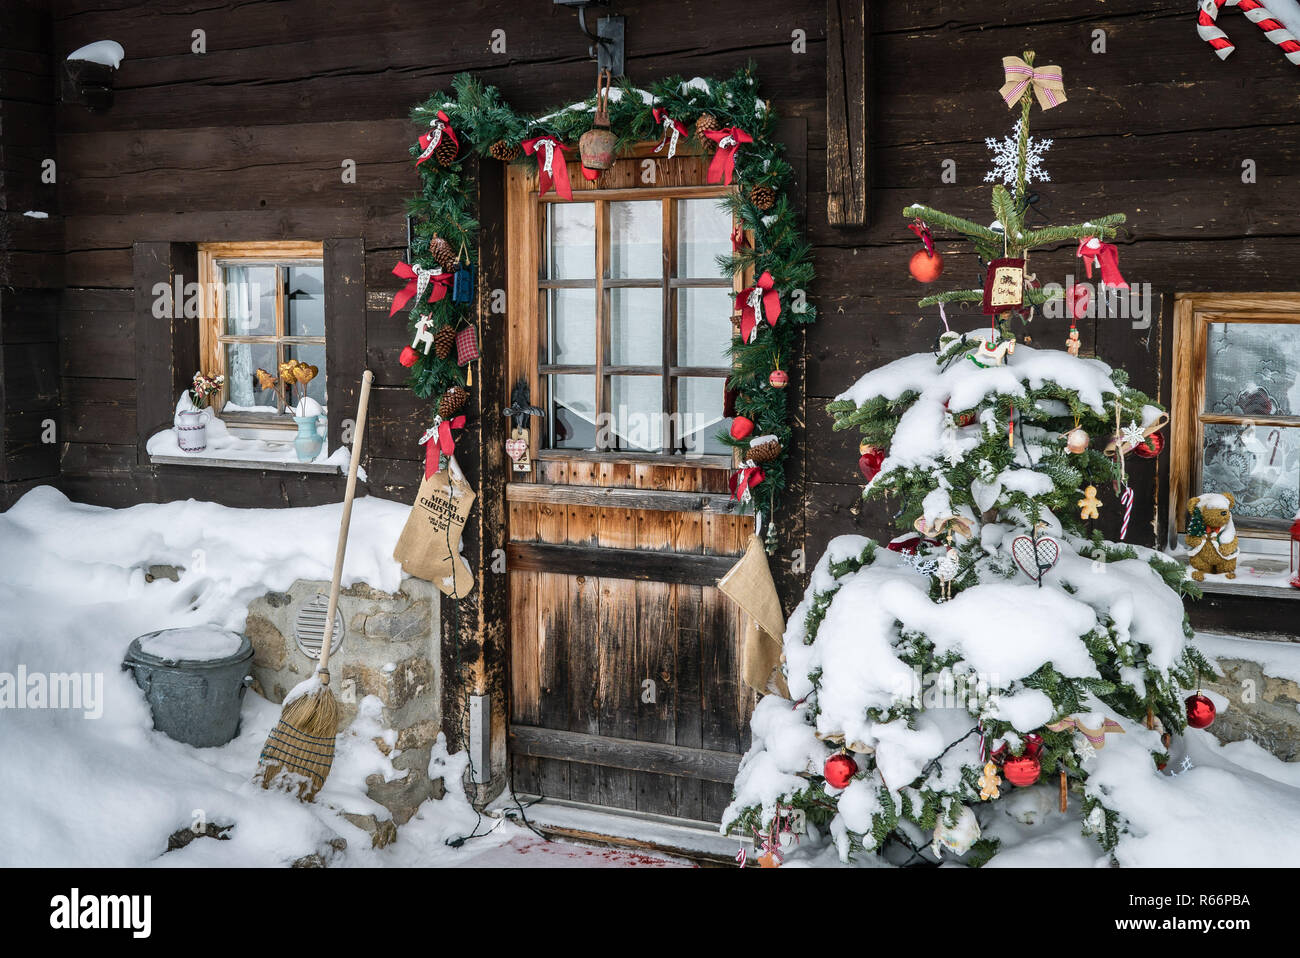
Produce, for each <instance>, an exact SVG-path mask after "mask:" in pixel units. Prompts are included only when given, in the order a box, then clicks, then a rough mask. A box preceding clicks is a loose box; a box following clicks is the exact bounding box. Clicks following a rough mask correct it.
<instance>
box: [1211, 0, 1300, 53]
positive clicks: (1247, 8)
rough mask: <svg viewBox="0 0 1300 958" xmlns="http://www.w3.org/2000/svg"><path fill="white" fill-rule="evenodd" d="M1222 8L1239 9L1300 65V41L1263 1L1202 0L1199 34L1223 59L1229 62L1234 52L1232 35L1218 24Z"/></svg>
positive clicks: (1270, 40)
mask: <svg viewBox="0 0 1300 958" xmlns="http://www.w3.org/2000/svg"><path fill="white" fill-rule="evenodd" d="M1220 7H1237V8H1239V9H1240V10H1241V12H1242V13H1244V14H1245V15H1246V18H1247V19H1248V20H1250V21H1251V22H1252V23H1254V24H1255V25H1256V26H1257V27H1259V28H1260V29H1261V30H1263V31H1264V36H1265V37H1267V38H1268V40H1269V42H1270V43H1274V44H1276V45H1277V46H1278V47H1280V48H1281V50H1282V55H1283V56H1285V57H1286V58H1287V59H1288V60H1290V61H1291V62H1292V63H1294V64H1295V65H1296V66H1300V41H1297V40H1296V38H1295V36H1294V35H1292V33H1291V31H1290V30H1288V29H1287V28H1286V26H1285V25H1283V24H1282V22H1281V21H1279V20H1277V19H1276V18H1274V16H1273V14H1271V13H1269V12H1268V8H1267V7H1265V6H1264V5H1263V4H1262V3H1260V2H1259V0H1201V10H1200V13H1199V14H1198V15H1197V17H1196V33H1197V35H1198V36H1199V37H1200V38H1201V39H1202V40H1204V41H1205V42H1206V43H1208V44H1209V45H1210V47H1211V49H1213V50H1214V52H1215V53H1216V54H1218V57H1219V59H1220V60H1226V59H1228V56H1229V54H1231V53H1232V51H1233V49H1234V45H1233V43H1232V41H1231V40H1229V39H1228V35H1227V34H1226V33H1224V32H1223V31H1222V30H1220V29H1219V28H1218V26H1217V25H1216V21H1217V20H1218V17H1219V8H1220Z"/></svg>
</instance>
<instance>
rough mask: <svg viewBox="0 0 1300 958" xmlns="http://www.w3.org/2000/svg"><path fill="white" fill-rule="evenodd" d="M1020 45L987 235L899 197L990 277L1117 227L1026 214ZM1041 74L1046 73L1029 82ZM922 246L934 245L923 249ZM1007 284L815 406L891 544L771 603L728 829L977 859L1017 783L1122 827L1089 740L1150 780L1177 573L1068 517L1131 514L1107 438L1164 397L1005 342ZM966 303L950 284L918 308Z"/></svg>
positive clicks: (850, 540)
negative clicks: (969, 318)
mask: <svg viewBox="0 0 1300 958" xmlns="http://www.w3.org/2000/svg"><path fill="white" fill-rule="evenodd" d="M1032 61H1033V55H1032V54H1026V56H1025V58H1024V60H1023V61H1021V60H1019V59H1018V58H1008V61H1007V64H1006V65H1007V75H1008V87H1005V88H1004V96H1007V99H1008V104H1009V105H1012V106H1020V108H1021V121H1020V123H1019V124H1018V138H1017V147H1016V154H1015V155H1016V168H1015V170H1014V176H1013V177H1012V179H1013V180H1014V183H1013V190H1012V191H1008V190H1007V189H1006V188H1005V187H1004V186H1003V185H1001V184H999V185H998V186H996V187H995V188H994V190H993V194H994V210H995V212H996V215H997V217H998V220H999V225H1000V226H1001V227H1002V229H1001V230H1000V231H994V230H990V229H986V228H984V227H979V226H976V225H975V224H974V223H971V222H970V221H968V220H963V219H959V218H957V217H953V216H949V215H947V214H943V213H939V212H938V211H935V210H932V209H929V208H928V207H922V206H911V207H908V209H907V210H906V211H905V213H904V215H905V216H908V217H910V218H916V217H921V218H922V219H923V223H922V224H921V225H920V226H919V227H918V232H919V233H923V234H925V235H928V232H929V228H930V227H931V226H934V227H940V228H943V229H945V230H952V231H955V232H958V233H960V234H961V235H963V236H964V237H966V238H968V239H970V240H972V242H973V243H974V246H975V250H976V253H977V254H978V255H979V256H980V257H981V259H982V260H984V261H985V266H986V268H987V269H988V271H989V273H990V275H991V277H992V274H993V273H994V272H995V270H996V269H997V263H996V261H998V260H1007V259H1018V260H1023V259H1024V257H1025V255H1026V253H1027V252H1028V251H1029V250H1030V249H1031V248H1034V247H1036V246H1039V245H1043V244H1055V243H1060V242H1062V241H1063V240H1067V239H1076V240H1079V241H1080V242H1086V241H1087V240H1088V239H1089V238H1093V239H1097V240H1098V241H1099V242H1104V241H1105V240H1107V239H1110V238H1112V237H1113V235H1114V233H1113V230H1114V225H1115V224H1118V223H1120V222H1122V221H1123V216H1121V215H1114V216H1107V217H1101V218H1097V219H1094V220H1093V221H1092V222H1091V223H1089V224H1084V225H1081V226H1077V227H1061V228H1044V229H1038V230H1033V231H1030V230H1027V229H1025V227H1024V225H1023V216H1024V209H1025V206H1026V204H1025V201H1024V195H1025V180H1026V164H1027V162H1028V161H1029V151H1030V146H1029V136H1028V129H1029V107H1030V104H1031V102H1032V100H1033V99H1035V98H1038V99H1039V100H1040V102H1042V103H1043V104H1044V106H1047V105H1054V104H1055V103H1059V102H1062V101H1063V100H1064V91H1063V90H1062V89H1061V88H1060V86H1059V82H1057V81H1059V70H1054V68H1050V67H1048V68H1043V69H1042V70H1041V71H1035V70H1034V69H1033V68H1032V66H1031V64H1032ZM1022 66H1023V67H1024V69H1028V70H1029V75H1030V77H1031V78H1032V79H1030V80H1029V81H1027V82H1026V84H1025V85H1024V87H1023V88H1021V87H1020V86H1019V85H1018V82H1019V81H1018V78H1019V77H1021V76H1022V75H1023V71H1022ZM1039 76H1043V77H1046V78H1047V79H1046V80H1043V81H1040V80H1039V79H1037V78H1038V77H1039ZM1040 82H1042V83H1047V82H1050V83H1054V84H1055V85H1054V86H1053V87H1049V88H1048V89H1047V91H1046V95H1045V93H1044V90H1043V89H1040V88H1039V86H1040ZM1089 249H1091V248H1089ZM920 255H923V256H935V255H937V254H935V253H933V252H932V250H931V248H930V247H929V245H928V244H927V250H926V251H924V253H922V254H920ZM1010 275H1012V276H1013V281H1014V282H1015V283H1016V284H1017V286H1016V288H1014V289H1012V290H1010V291H1009V292H1008V293H1004V294H1003V299H1004V300H1010V301H1014V305H1012V306H1003V307H1002V308H998V307H997V303H994V304H992V305H993V308H992V309H990V310H989V314H990V316H991V317H992V318H991V321H990V322H989V324H988V326H986V327H985V328H983V329H979V330H975V331H967V332H965V333H964V334H963V333H958V332H954V331H947V332H945V333H944V334H943V335H942V337H941V338H940V342H939V345H938V348H937V350H936V351H935V352H933V353H918V354H915V355H911V356H906V357H904V358H902V359H899V360H897V361H896V362H893V363H890V364H888V365H886V366H884V367H882V368H880V369H876V370H874V371H872V372H870V373H868V374H867V375H865V376H863V377H862V378H861V379H860V380H859V381H858V382H857V383H856V384H855V385H853V386H852V387H851V388H850V389H849V390H847V391H846V392H845V393H843V394H842V395H840V396H839V397H838V398H837V399H836V400H835V401H834V402H833V403H832V404H831V405H830V407H829V408H830V411H831V412H832V414H833V415H834V417H835V428H836V429H856V430H858V431H859V432H860V433H861V436H862V443H863V446H862V452H863V462H862V468H863V471H864V473H865V474H866V475H867V478H868V480H869V481H868V483H867V487H866V489H865V491H864V495H865V496H866V497H868V498H876V497H884V496H888V497H890V499H891V502H892V504H893V505H894V506H895V507H896V509H897V513H898V518H899V522H900V525H901V526H902V528H903V529H905V530H907V534H906V535H904V536H900V537H899V538H897V539H895V540H893V541H892V542H890V543H889V544H888V545H887V546H885V545H880V544H878V543H876V542H874V541H872V540H870V539H866V538H863V537H861V536H843V537H840V538H838V539H836V540H834V541H833V542H832V543H831V545H830V547H829V549H828V550H827V552H826V554H825V555H823V556H822V558H821V561H820V562H819V563H818V564H817V567H816V569H815V571H814V572H813V575H812V581H811V583H810V584H809V586H808V589H807V592H806V594H805V596H804V599H803V602H802V603H801V604H800V605H799V607H798V608H797V609H796V610H795V611H794V613H793V615H792V616H791V618H790V624H789V627H788V628H787V631H786V634H785V636H784V663H785V664H784V671H785V676H786V679H787V681H788V685H789V690H790V698H788V699H787V698H783V697H781V696H777V695H769V696H767V697H766V698H764V699H763V700H762V701H761V702H760V703H759V704H758V707H757V709H756V710H755V713H754V717H753V746H752V748H751V750H750V752H749V753H748V754H747V755H746V756H745V758H744V760H743V762H742V764H741V767H740V771H739V774H738V777H737V781H736V793H735V798H734V801H733V803H732V805H731V806H730V808H729V809H728V811H727V813H726V815H725V817H724V822H723V827H724V828H725V829H735V830H740V831H743V832H745V833H751V834H755V835H758V836H759V837H760V838H761V839H763V841H764V842H765V843H768V844H770V845H771V846H772V847H771V848H769V849H768V850H769V853H771V852H772V848H775V847H776V846H777V842H776V841H775V835H776V834H777V833H778V832H780V831H782V830H784V829H785V828H786V827H787V826H788V825H789V824H790V823H791V822H794V821H796V820H797V819H800V818H802V819H804V820H806V821H807V822H808V823H809V824H810V825H811V826H812V830H816V831H820V832H821V833H823V834H825V833H829V835H830V837H831V838H832V839H833V841H834V843H835V845H836V846H837V848H838V850H839V853H840V855H841V857H844V858H848V857H849V856H850V855H852V854H853V853H854V852H855V851H863V850H865V851H868V852H883V853H885V854H887V855H890V856H892V857H891V860H894V861H900V862H902V861H910V860H914V858H915V856H918V855H920V856H924V855H926V854H931V853H927V852H925V851H924V849H923V846H924V845H926V844H928V843H931V842H932V843H933V844H932V846H931V847H932V849H933V852H932V854H933V855H936V856H937V855H941V852H942V850H944V849H946V850H948V851H950V852H954V853H957V854H964V855H965V856H966V857H965V858H964V860H965V861H966V862H967V863H970V864H978V863H980V862H982V861H984V860H986V859H987V857H988V855H989V854H991V853H992V852H994V851H995V850H996V841H995V840H989V839H987V838H986V839H980V819H981V818H984V819H986V820H987V819H988V818H989V817H990V813H988V812H986V811H985V810H986V809H992V808H993V807H995V806H996V802H997V799H998V798H999V796H1001V797H1005V796H1006V794H1007V792H1008V791H1011V790H1014V789H1019V788H1030V787H1034V786H1035V785H1037V787H1039V788H1040V789H1042V790H1044V791H1043V793H1044V794H1050V795H1051V798H1052V804H1053V805H1056V804H1057V803H1058V802H1059V804H1060V806H1061V807H1062V810H1064V809H1065V807H1066V806H1069V805H1070V796H1071V795H1073V796H1074V804H1073V810H1074V812H1075V813H1077V814H1081V816H1082V822H1083V828H1084V830H1085V831H1086V832H1089V833H1091V834H1094V835H1095V836H1096V837H1097V838H1098V839H1099V840H1100V842H1101V844H1102V845H1103V847H1105V848H1111V847H1113V846H1114V845H1115V843H1116V842H1117V841H1118V840H1119V837H1120V835H1121V834H1122V832H1123V830H1124V828H1125V818H1124V814H1123V808H1122V807H1121V806H1120V805H1119V804H1118V803H1116V802H1115V801H1113V800H1112V795H1113V793H1114V790H1113V789H1112V788H1111V787H1109V786H1108V784H1107V782H1106V781H1105V779H1104V777H1097V776H1095V775H1094V772H1095V770H1096V767H1097V762H1098V756H1099V755H1102V754H1103V753H1102V752H1101V750H1102V749H1104V748H1105V746H1106V744H1107V742H1108V741H1109V742H1111V743H1112V747H1111V752H1110V753H1108V754H1110V755H1114V754H1115V753H1116V752H1117V751H1119V750H1120V749H1123V750H1125V751H1124V754H1125V756H1126V757H1127V758H1130V759H1131V757H1132V755H1133V754H1134V750H1140V749H1145V750H1146V751H1148V752H1149V753H1150V764H1149V765H1147V766H1146V769H1147V770H1149V773H1150V774H1156V773H1157V772H1156V770H1157V767H1159V766H1160V765H1161V764H1162V763H1163V762H1165V761H1167V759H1168V756H1167V748H1168V742H1169V735H1170V734H1172V733H1175V732H1178V731H1180V730H1181V729H1182V728H1183V727H1184V725H1185V723H1186V719H1185V713H1184V706H1183V703H1182V700H1181V699H1182V694H1183V693H1182V692H1181V691H1180V689H1184V688H1190V687H1192V686H1193V685H1194V683H1195V681H1196V677H1197V673H1198V671H1200V670H1204V671H1206V672H1209V671H1211V670H1210V668H1209V666H1208V665H1207V664H1206V662H1205V661H1204V659H1203V658H1202V657H1201V656H1200V654H1199V653H1198V652H1196V650H1195V649H1194V648H1192V647H1190V646H1189V645H1187V644H1186V641H1185V640H1186V639H1187V638H1188V637H1189V636H1190V634H1191V633H1190V628H1189V626H1188V625H1187V622H1186V616H1185V615H1184V612H1183V608H1182V600H1181V596H1180V591H1181V590H1183V589H1185V588H1187V586H1186V585H1185V575H1184V571H1183V568H1182V567H1181V566H1180V565H1179V564H1178V563H1176V562H1173V561H1172V560H1169V559H1166V558H1164V557H1163V556H1161V555H1160V554H1158V553H1156V552H1154V551H1152V550H1150V549H1144V548H1137V547H1134V546H1127V545H1122V544H1116V543H1113V542H1107V541H1104V540H1103V539H1102V537H1101V535H1100V533H1095V532H1094V533H1092V534H1091V535H1089V529H1088V526H1087V523H1086V521H1085V520H1084V519H1083V518H1082V517H1081V512H1085V513H1086V512H1089V511H1090V510H1089V509H1088V507H1087V506H1084V508H1083V509H1082V510H1081V508H1080V505H1081V504H1082V503H1085V502H1086V503H1089V504H1091V503H1092V502H1093V501H1094V496H1093V493H1095V492H1096V490H1098V489H1102V490H1109V489H1111V488H1114V489H1115V490H1117V491H1118V492H1119V493H1120V500H1119V502H1118V503H1114V504H1113V505H1112V507H1114V508H1120V509H1124V508H1127V507H1129V506H1131V501H1132V494H1131V492H1130V491H1129V490H1128V489H1127V485H1126V482H1125V469H1124V457H1125V454H1126V453H1127V452H1129V451H1131V450H1132V448H1133V447H1134V446H1136V445H1137V444H1138V442H1140V441H1141V436H1142V435H1143V434H1144V432H1146V431H1149V430H1153V429H1155V428H1158V427H1159V425H1161V424H1163V422H1164V416H1163V412H1162V411H1161V410H1160V409H1159V407H1158V406H1156V404H1155V403H1154V402H1153V401H1152V400H1151V399H1150V398H1148V397H1147V396H1145V395H1143V394H1142V393H1141V392H1139V391H1138V390H1136V389H1134V388H1132V387H1131V386H1129V385H1128V381H1127V376H1126V374H1125V373H1123V372H1122V371H1118V370H1114V369H1112V368H1111V367H1110V366H1108V365H1106V364H1105V363H1104V362H1102V361H1100V360H1097V359H1090V358H1080V357H1079V356H1078V355H1077V349H1075V350H1068V351H1067V350H1051V349H1035V348H1031V347H1029V346H1026V345H1024V344H1023V343H1020V344H1017V343H1015V341H1014V339H1013V335H1014V333H1013V331H1012V324H1013V323H1015V322H1017V321H1022V322H1027V321H1029V320H1030V319H1031V318H1032V311H1033V309H1034V308H1035V307H1036V306H1038V305H1041V304H1042V303H1043V302H1044V301H1045V299H1046V294H1045V293H1044V292H1043V291H1042V290H1041V289H1039V288H1038V287H1035V286H1034V285H1032V281H1031V280H1028V279H1027V278H1026V274H1025V273H1024V271H1023V262H1022V263H1021V264H1020V271H1019V272H1018V273H1016V272H1013V273H1012V274H1010ZM994 292H995V293H996V290H994ZM985 298H986V295H985V291H984V290H967V289H959V290H954V291H950V292H946V293H941V294H938V295H935V296H930V297H927V298H926V299H925V300H923V301H922V305H923V306H924V305H929V304H936V303H950V302H962V301H970V302H975V301H976V300H980V301H984V300H985ZM995 298H996V297H995ZM1017 347H1018V348H1017ZM1092 437H1103V438H1099V439H1098V440H1097V441H1096V443H1094V441H1093V439H1092ZM1098 446H1100V447H1101V448H1098ZM1107 504H1108V505H1111V503H1109V502H1108V503H1107ZM1121 734H1122V744H1121V745H1115V744H1113V743H1115V742H1116V741H1117V740H1119V739H1120V735H1121ZM1144 764H1145V763H1144V762H1137V763H1136V765H1137V766H1138V767H1141V766H1142V765H1144ZM1132 767H1133V763H1132V762H1131V761H1130V762H1129V764H1128V765H1126V766H1125V768H1132ZM1143 774H1146V772H1143ZM1048 789H1050V792H1048V791H1047V790H1048ZM895 849H901V850H902V851H901V853H899V854H894V850H895ZM930 860H931V861H933V858H931V859H930Z"/></svg>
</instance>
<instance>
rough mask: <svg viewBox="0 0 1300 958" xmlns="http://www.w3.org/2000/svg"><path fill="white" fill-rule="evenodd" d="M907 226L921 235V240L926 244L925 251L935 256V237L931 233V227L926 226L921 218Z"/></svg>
mask: <svg viewBox="0 0 1300 958" xmlns="http://www.w3.org/2000/svg"><path fill="white" fill-rule="evenodd" d="M907 228H908V229H909V230H911V231H912V232H913V233H915V234H916V235H917V236H918V237H920V240H921V242H922V243H924V244H925V251H926V252H927V253H929V254H930V255H931V256H933V255H934V238H933V237H932V236H931V235H930V227H928V226H926V225H925V223H924V222H922V221H921V220H917V221H916V222H914V223H908V224H907Z"/></svg>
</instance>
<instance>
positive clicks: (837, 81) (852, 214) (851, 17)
mask: <svg viewBox="0 0 1300 958" xmlns="http://www.w3.org/2000/svg"><path fill="white" fill-rule="evenodd" d="M869 52H870V51H869V40H868V36H867V3H866V0H826V216H827V218H828V219H829V220H830V224H831V225H832V226H866V225H867V222H868V218H869V216H868V214H869V212H870V210H869V199H870V195H871V194H870V189H871V184H870V181H869V176H868V172H869V171H868V165H869V157H868V153H867V75H868V69H867V57H868V55H869Z"/></svg>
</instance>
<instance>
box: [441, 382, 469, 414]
mask: <svg viewBox="0 0 1300 958" xmlns="http://www.w3.org/2000/svg"><path fill="white" fill-rule="evenodd" d="M467 402H469V390H468V389H466V388H465V387H464V386H452V387H451V388H450V389H448V390H447V391H446V392H445V393H443V394H442V398H441V399H439V400H438V415H439V416H441V417H442V418H443V419H450V418H451V417H452V416H454V415H456V413H458V412H460V410H461V407H462V406H464V405H465V403H467Z"/></svg>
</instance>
